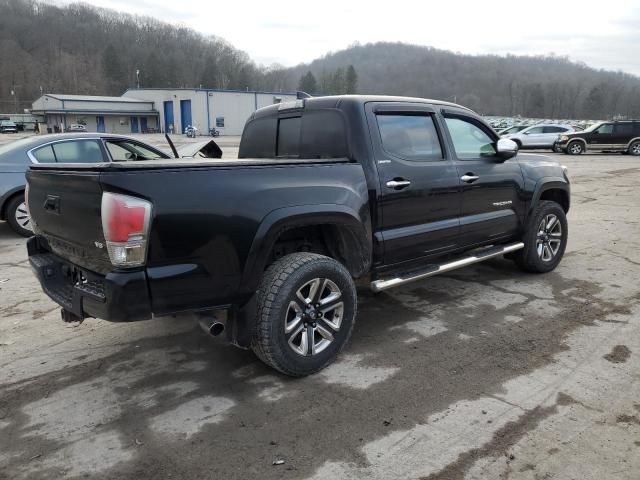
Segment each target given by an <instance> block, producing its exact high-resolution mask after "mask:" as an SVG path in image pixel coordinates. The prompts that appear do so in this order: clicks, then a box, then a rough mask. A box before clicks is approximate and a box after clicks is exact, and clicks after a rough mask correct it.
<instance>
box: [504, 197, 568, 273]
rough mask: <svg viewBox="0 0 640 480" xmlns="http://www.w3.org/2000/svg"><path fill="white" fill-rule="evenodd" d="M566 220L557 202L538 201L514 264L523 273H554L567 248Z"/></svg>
mask: <svg viewBox="0 0 640 480" xmlns="http://www.w3.org/2000/svg"><path fill="white" fill-rule="evenodd" d="M568 233H569V232H568V224H567V217H566V214H565V213H564V210H563V209H562V207H561V206H560V205H559V204H557V203H556V202H551V201H546V200H543V201H541V202H540V203H539V204H538V206H537V208H536V209H535V210H534V212H533V214H532V215H531V218H530V219H529V226H528V228H527V231H526V232H525V234H524V238H523V241H524V248H523V249H522V250H519V251H518V252H516V254H515V256H514V260H515V262H516V264H517V265H518V266H519V267H520V268H521V269H522V270H524V271H527V272H534V273H546V272H550V271H551V270H553V269H555V268H556V267H557V266H558V264H559V263H560V260H562V256H563V255H564V251H565V249H566V247H567V239H568Z"/></svg>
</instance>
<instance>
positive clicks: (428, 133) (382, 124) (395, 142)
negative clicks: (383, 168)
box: [377, 115, 443, 161]
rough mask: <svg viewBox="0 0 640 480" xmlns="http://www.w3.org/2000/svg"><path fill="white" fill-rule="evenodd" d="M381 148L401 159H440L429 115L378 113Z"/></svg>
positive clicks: (436, 135)
mask: <svg viewBox="0 0 640 480" xmlns="http://www.w3.org/2000/svg"><path fill="white" fill-rule="evenodd" d="M377 120H378V128H379V129H380V137H381V139H382V148H383V149H384V150H385V151H386V152H388V153H390V154H391V155H394V156H396V157H399V158H402V159H403V160H412V161H424V160H441V159H442V158H443V157H442V148H441V147H440V141H439V139H438V132H437V131H436V127H435V125H434V123H433V118H432V117H431V116H430V115H378V116H377Z"/></svg>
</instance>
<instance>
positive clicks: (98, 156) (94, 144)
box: [36, 140, 104, 163]
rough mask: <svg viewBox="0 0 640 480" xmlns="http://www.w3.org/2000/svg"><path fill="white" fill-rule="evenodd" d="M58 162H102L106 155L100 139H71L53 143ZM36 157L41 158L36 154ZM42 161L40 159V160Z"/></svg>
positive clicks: (52, 146)
mask: <svg viewBox="0 0 640 480" xmlns="http://www.w3.org/2000/svg"><path fill="white" fill-rule="evenodd" d="M51 148H52V149H53V154H54V155H55V159H56V162H58V163H102V162H104V157H103V155H102V150H101V149H100V144H99V143H98V140H69V141H66V142H57V143H52V144H51ZM36 158H39V157H37V156H36ZM38 161H40V160H38Z"/></svg>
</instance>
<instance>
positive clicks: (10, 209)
mask: <svg viewBox="0 0 640 480" xmlns="http://www.w3.org/2000/svg"><path fill="white" fill-rule="evenodd" d="M23 203H24V195H22V194H21V195H16V196H15V197H13V198H12V199H11V200H9V203H8V204H7V210H6V212H5V213H6V218H7V222H8V223H9V226H10V227H11V229H12V230H13V231H14V232H16V233H17V234H19V235H22V236H23V237H31V236H32V235H33V232H32V231H31V230H29V229H27V228H24V227H23V226H22V225H20V224H19V223H18V222H17V220H16V210H17V209H18V207H20V206H21V205H22V204H23Z"/></svg>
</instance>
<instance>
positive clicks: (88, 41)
mask: <svg viewBox="0 0 640 480" xmlns="http://www.w3.org/2000/svg"><path fill="white" fill-rule="evenodd" d="M0 12H1V14H0V112H11V111H15V110H21V109H23V108H29V107H30V105H31V102H32V101H33V100H34V99H35V98H36V97H38V96H39V95H40V91H41V90H40V89H41V88H42V90H43V91H45V92H58V93H77V94H98V95H99V94H107V95H120V94H121V93H122V92H123V91H124V90H125V89H126V88H127V87H134V86H135V84H136V70H139V71H140V76H139V79H140V84H141V86H145V87H198V86H203V87H210V88H231V89H243V90H244V89H247V88H249V89H262V90H276V91H280V90H295V89H298V88H300V87H301V88H302V89H304V90H306V91H309V92H310V93H328V94H331V93H356V92H357V93H379V94H394V95H410V96H419V97H429V98H438V99H446V100H451V101H457V102H458V103H461V104H463V105H467V106H469V107H471V108H473V109H475V110H477V111H478V112H481V113H483V114H494V115H523V116H530V117H547V118H552V117H553V118H562V117H571V118H606V117H611V116H614V115H627V116H636V117H640V78H639V77H636V76H632V75H628V74H624V73H620V72H605V71H599V70H595V69H592V68H589V67H587V66H586V65H581V64H577V63H573V62H571V61H570V60H569V59H566V58H560V57H516V56H507V57H500V56H490V55H483V56H471V55H462V54H456V53H452V52H448V51H443V50H437V49H434V48H430V47H421V46H415V45H407V44H401V43H376V44H367V45H354V46H352V47H350V48H348V49H345V50H342V51H339V52H335V53H331V54H328V55H326V56H324V57H322V58H319V59H317V60H315V61H313V62H311V63H310V64H301V65H299V66H296V67H293V68H283V67H280V66H277V65H273V66H268V67H265V66H259V65H256V64H255V63H254V62H253V61H252V60H251V59H250V58H249V57H248V55H247V54H246V53H244V52H242V51H240V50H238V49H236V48H234V47H233V46H232V45H229V44H228V43H227V42H225V41H224V40H223V39H220V38H217V37H205V36H203V35H201V34H199V33H197V32H195V31H193V30H190V29H188V28H183V27H178V26H173V25H169V24H167V23H163V22H160V21H158V20H154V19H151V18H147V17H135V16H130V15H125V14H121V13H118V12H114V11H111V10H105V9H96V8H93V7H90V6H87V5H82V4H73V5H70V6H67V7H65V8H61V7H56V6H52V5H49V4H43V3H39V2H36V1H33V0H0ZM12 92H13V94H12Z"/></svg>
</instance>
